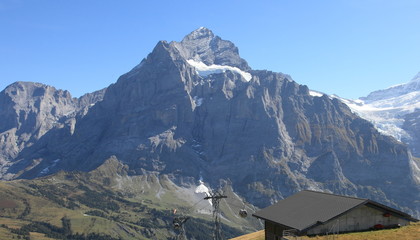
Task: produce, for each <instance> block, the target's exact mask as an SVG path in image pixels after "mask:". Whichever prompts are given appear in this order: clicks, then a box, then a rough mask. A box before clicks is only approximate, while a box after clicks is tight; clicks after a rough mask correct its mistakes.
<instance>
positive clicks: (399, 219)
mask: <svg viewBox="0 0 420 240" xmlns="http://www.w3.org/2000/svg"><path fill="white" fill-rule="evenodd" d="M253 216H254V217H257V218H260V219H262V220H264V221H265V239H266V240H279V239H281V238H282V237H283V236H286V235H289V234H290V233H292V234H293V235H296V236H302V235H324V234H333V233H342V232H357V231H363V230H369V229H381V228H391V227H397V226H405V225H407V224H408V223H409V222H411V221H414V222H415V221H418V220H417V219H414V218H413V217H411V216H410V215H408V214H406V213H403V212H401V211H398V210H396V209H393V208H390V207H387V206H385V205H382V204H380V203H377V202H374V201H372V200H369V199H361V198H354V197H348V196H339V195H334V194H329V193H323V192H315V191H309V190H305V191H301V192H298V193H296V194H295V195H292V196H290V197H288V198H286V199H283V200H281V201H279V202H278V203H276V204H274V205H272V206H269V207H267V208H264V209H262V210H260V211H258V212H256V213H255V214H253ZM289 236H290V235H289Z"/></svg>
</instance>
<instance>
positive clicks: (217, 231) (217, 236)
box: [204, 191, 227, 240]
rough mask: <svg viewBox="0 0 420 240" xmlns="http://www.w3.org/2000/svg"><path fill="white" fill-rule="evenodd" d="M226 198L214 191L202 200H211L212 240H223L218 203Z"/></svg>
mask: <svg viewBox="0 0 420 240" xmlns="http://www.w3.org/2000/svg"><path fill="white" fill-rule="evenodd" d="M223 198H227V196H225V195H223V194H222V193H220V192H218V191H216V192H211V193H209V196H206V197H205V198H204V200H211V203H212V206H213V218H214V229H213V240H223V239H224V238H223V233H222V224H221V214H220V201H221V200H222V199H223Z"/></svg>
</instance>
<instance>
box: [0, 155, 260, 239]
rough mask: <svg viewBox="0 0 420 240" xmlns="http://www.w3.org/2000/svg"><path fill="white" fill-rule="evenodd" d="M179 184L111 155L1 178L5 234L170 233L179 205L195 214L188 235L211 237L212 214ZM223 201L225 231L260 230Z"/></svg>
mask: <svg viewBox="0 0 420 240" xmlns="http://www.w3.org/2000/svg"><path fill="white" fill-rule="evenodd" d="M179 190H180V189H178V188H177V186H176V185H174V184H173V183H172V182H171V181H170V180H169V179H168V178H167V177H165V176H158V175H154V174H149V175H148V174H145V175H141V176H128V175H127V174H126V173H125V172H124V166H123V165H122V164H120V163H118V162H117V161H112V160H110V161H107V162H106V163H105V164H104V165H103V166H101V167H99V168H98V169H96V170H95V171H92V172H90V173H81V172H71V173H66V172H60V173H57V174H55V175H52V176H48V177H44V178H40V179H35V180H16V181H10V182H0V239H13V238H15V239H18V237H20V238H21V239H32V240H34V239H78V238H80V237H81V236H82V235H83V236H85V238H80V239H171V238H174V237H175V236H176V234H177V232H176V230H174V229H173V228H172V221H173V219H174V217H176V216H179V214H176V215H174V213H173V209H175V208H176V209H178V213H179V212H183V213H188V215H189V216H190V217H191V218H190V220H188V221H187V223H186V224H185V228H186V233H187V235H188V236H190V237H194V238H196V239H208V238H211V231H212V227H213V225H212V222H211V214H209V213H200V212H197V211H194V210H191V209H192V206H193V205H194V202H195V200H196V199H192V200H191V201H185V200H183V199H182V197H180V195H184V196H188V195H185V194H184V193H181V194H180V193H179ZM182 191H185V192H187V191H188V189H184V190H182ZM226 193H227V194H231V195H232V196H233V195H234V194H233V193H231V192H229V191H226ZM221 205H222V206H221V207H222V209H224V210H225V212H226V213H225V214H224V216H225V218H226V219H224V220H223V222H224V223H226V224H225V225H224V226H223V231H224V233H225V236H226V237H233V236H238V235H241V234H243V233H245V232H251V231H255V225H256V224H255V220H252V219H251V218H252V217H248V218H249V219H241V218H239V217H238V216H235V214H234V212H235V211H236V210H237V209H232V208H235V206H229V204H226V203H223V202H222V204H221ZM252 221H254V223H252Z"/></svg>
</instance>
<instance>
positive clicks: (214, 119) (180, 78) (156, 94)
mask: <svg viewBox="0 0 420 240" xmlns="http://www.w3.org/2000/svg"><path fill="white" fill-rule="evenodd" d="M191 58H192V59H194V61H196V62H200V64H205V66H209V65H213V68H212V71H211V72H206V73H205V74H203V73H202V72H201V70H200V69H197V67H196V66H197V65H191V64H190V62H189V61H188V60H190V59H191ZM223 66H231V67H232V68H225V67H223ZM229 69H232V70H229ZM236 69H240V70H236ZM244 74H249V75H250V76H251V78H249V79H248V78H245V77H244V76H245V75H244ZM76 121H77V124H75V125H74V129H73V130H72V131H68V129H66V128H53V129H51V130H50V131H49V134H48V135H44V136H43V137H42V138H40V139H39V140H38V141H37V142H35V143H34V144H33V145H31V146H28V147H26V148H25V151H21V152H20V154H19V155H18V157H17V159H19V163H17V164H15V165H13V166H12V167H10V168H9V170H8V173H9V174H14V176H15V177H21V178H34V177H37V176H43V175H46V174H50V173H52V172H56V171H59V170H62V169H64V170H82V171H89V170H92V169H95V168H97V167H98V166H100V165H101V164H102V163H103V162H104V161H105V160H106V159H109V158H110V156H114V158H115V159H118V160H119V161H121V162H122V163H124V164H125V165H127V166H128V168H129V169H127V173H128V174H129V175H141V174H144V173H146V172H154V173H156V172H157V173H159V174H166V175H170V176H172V178H173V179H172V181H173V182H174V183H178V184H182V182H181V180H180V179H184V178H186V177H188V178H191V179H196V180H198V179H203V181H205V182H207V183H209V184H210V186H212V187H213V188H217V186H218V184H219V183H220V181H221V180H224V181H229V182H231V183H232V188H233V190H234V191H235V192H236V193H238V194H239V195H241V196H244V197H245V198H246V199H247V200H248V201H249V202H251V203H253V204H255V205H257V206H260V207H265V206H267V205H268V204H270V203H273V202H275V201H277V200H279V199H282V198H284V197H286V196H289V195H291V194H292V193H294V192H296V191H299V190H302V189H315V190H326V191H333V192H335V193H340V194H350V195H357V196H359V197H369V198H371V199H373V200H376V201H379V202H383V203H387V204H389V205H391V206H395V207H399V208H405V209H404V210H408V208H410V209H411V210H410V211H411V212H415V211H416V210H417V211H418V205H416V203H415V201H414V200H415V199H418V198H419V185H417V184H416V182H415V181H414V179H413V176H414V175H413V169H412V167H411V165H410V164H411V162H410V161H411V160H412V159H411V156H410V154H409V153H408V151H407V148H406V147H405V146H404V145H403V144H401V143H399V142H397V141H396V140H394V139H393V138H391V137H387V136H384V135H381V134H380V133H379V132H378V131H377V130H376V129H375V128H374V127H373V125H372V124H371V123H369V122H368V121H366V120H363V119H361V118H359V117H358V116H356V115H355V114H353V113H352V112H351V111H350V109H349V108H348V107H347V106H346V105H345V104H343V103H341V102H340V101H338V100H337V99H330V98H329V97H328V96H325V95H324V96H321V97H314V96H311V95H310V94H309V89H308V88H307V87H306V86H303V85H299V84H297V83H296V82H294V81H293V80H292V79H291V78H290V77H289V76H288V75H284V74H281V73H273V72H269V71H255V70H250V68H249V67H248V65H247V64H246V62H245V60H243V59H241V58H240V57H239V54H238V51H237V48H236V47H235V46H234V45H233V44H232V43H230V42H228V41H225V40H222V39H220V38H219V37H217V36H214V34H213V33H212V32H211V31H210V30H208V29H204V28H200V29H198V30H196V31H194V32H192V33H191V34H190V35H188V36H186V37H185V38H184V40H183V41H182V42H180V43H177V42H171V43H167V42H165V41H161V42H159V43H158V44H157V45H156V47H155V48H154V50H153V52H152V53H151V54H149V55H148V56H147V58H145V59H144V60H143V61H142V62H141V63H140V65H138V66H136V67H135V68H133V69H132V70H131V71H130V72H128V73H126V74H124V75H122V76H121V77H120V78H119V79H118V81H117V82H116V83H115V84H113V85H111V86H109V87H108V88H107V91H106V92H105V95H104V97H103V100H102V101H99V102H97V103H96V104H94V105H93V106H92V107H91V108H90V109H89V111H88V112H87V113H86V114H84V115H78V116H77V117H76ZM407 207H408V208H407Z"/></svg>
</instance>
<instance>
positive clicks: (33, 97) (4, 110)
mask: <svg viewBox="0 0 420 240" xmlns="http://www.w3.org/2000/svg"><path fill="white" fill-rule="evenodd" d="M103 92H104V90H100V91H97V92H95V93H91V94H86V95H84V96H83V97H81V98H80V99H76V98H72V97H71V95H70V93H69V92H68V91H63V90H57V89H55V88H54V87H51V86H47V85H44V84H41V83H31V82H16V83H13V84H11V85H9V86H8V87H7V88H6V89H4V90H3V91H2V92H0V116H1V121H0V146H1V148H0V175H2V174H3V173H5V171H6V170H7V169H8V167H9V166H10V165H12V164H13V163H12V162H14V161H15V160H16V158H17V156H18V155H19V153H20V152H21V151H22V150H24V149H25V148H27V147H30V146H32V145H33V144H34V143H36V142H37V141H39V140H40V138H41V137H43V136H44V135H45V134H47V133H48V132H49V131H50V130H51V129H54V128H63V127H65V126H68V127H69V128H70V129H73V128H74V125H75V119H74V117H75V115H76V114H78V113H79V112H83V111H84V112H86V108H89V107H90V105H91V104H94V103H95V102H96V101H99V100H101V99H102V96H103ZM82 110H83V111H82Z"/></svg>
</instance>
